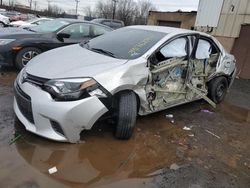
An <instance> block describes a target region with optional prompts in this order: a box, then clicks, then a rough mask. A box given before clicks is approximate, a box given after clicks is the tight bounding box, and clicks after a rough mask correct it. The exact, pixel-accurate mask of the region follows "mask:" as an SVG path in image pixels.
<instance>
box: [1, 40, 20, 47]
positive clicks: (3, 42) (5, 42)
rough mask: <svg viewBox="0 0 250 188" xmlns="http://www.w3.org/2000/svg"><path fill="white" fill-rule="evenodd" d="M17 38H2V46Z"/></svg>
mask: <svg viewBox="0 0 250 188" xmlns="http://www.w3.org/2000/svg"><path fill="white" fill-rule="evenodd" d="M15 40H16V39H0V46H2V45H6V44H9V43H11V42H13V41H15Z"/></svg>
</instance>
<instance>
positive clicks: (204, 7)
mask: <svg viewBox="0 0 250 188" xmlns="http://www.w3.org/2000/svg"><path fill="white" fill-rule="evenodd" d="M222 5H223V0H200V2H199V7H198V11H197V18H196V22H195V26H196V27H203V26H204V27H207V26H208V27H217V25H218V21H219V18H220V13H221V9H222Z"/></svg>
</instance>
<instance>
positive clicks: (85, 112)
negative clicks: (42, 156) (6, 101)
mask: <svg viewBox="0 0 250 188" xmlns="http://www.w3.org/2000/svg"><path fill="white" fill-rule="evenodd" d="M14 89H15V98H14V111H15V114H16V115H17V117H18V119H19V120H20V121H21V122H22V123H23V124H24V126H25V128H26V130H28V131H30V132H32V133H35V134H37V135H40V136H42V137H45V138H48V139H51V140H56V141H61V142H71V143H76V142H78V141H79V140H80V132H81V131H82V130H89V129H91V127H92V126H93V125H94V123H95V122H96V121H97V120H98V119H99V118H100V117H101V116H102V115H103V114H105V113H106V112H107V111H108V109H107V108H106V107H105V106H104V104H103V103H102V102H101V101H100V100H99V99H98V98H97V97H95V96H93V97H88V98H85V99H82V100H78V101H69V102H58V101H54V100H53V99H52V98H51V96H50V94H49V93H47V92H45V91H43V90H42V89H41V88H39V87H37V86H35V85H32V84H30V83H27V82H25V83H23V84H21V85H18V84H17V83H16V82H15V85H14Z"/></svg>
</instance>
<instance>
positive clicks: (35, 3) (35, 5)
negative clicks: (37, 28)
mask: <svg viewBox="0 0 250 188" xmlns="http://www.w3.org/2000/svg"><path fill="white" fill-rule="evenodd" d="M34 7H35V11H36V7H37V1H34Z"/></svg>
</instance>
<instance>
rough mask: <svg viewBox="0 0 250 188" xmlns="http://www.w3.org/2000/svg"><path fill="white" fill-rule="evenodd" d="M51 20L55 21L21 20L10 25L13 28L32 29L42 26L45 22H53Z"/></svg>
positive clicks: (48, 19) (41, 19)
mask: <svg viewBox="0 0 250 188" xmlns="http://www.w3.org/2000/svg"><path fill="white" fill-rule="evenodd" d="M51 20H53V19H50V18H34V19H30V20H27V21H22V20H19V21H15V22H11V23H10V24H9V26H11V27H20V28H30V27H33V26H36V25H40V24H42V23H44V22H48V21H51Z"/></svg>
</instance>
